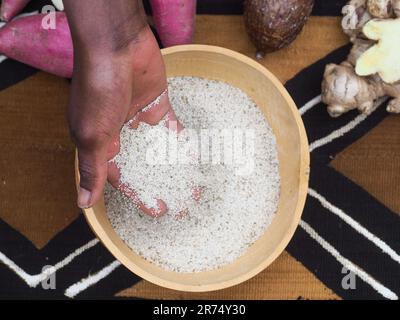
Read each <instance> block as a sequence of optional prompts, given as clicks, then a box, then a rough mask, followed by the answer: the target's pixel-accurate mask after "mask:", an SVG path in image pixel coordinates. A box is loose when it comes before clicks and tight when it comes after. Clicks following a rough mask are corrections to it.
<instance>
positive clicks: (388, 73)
mask: <svg viewBox="0 0 400 320" xmlns="http://www.w3.org/2000/svg"><path fill="white" fill-rule="evenodd" d="M347 6H350V9H349V7H347V9H346V10H344V11H343V12H344V13H346V12H347V14H348V17H347V18H348V20H347V22H349V23H347V24H346V23H344V22H345V18H346V17H345V18H344V19H343V23H342V26H343V30H344V32H345V33H346V34H347V35H348V36H349V37H350V40H351V42H352V43H353V47H352V49H351V51H350V53H349V55H348V57H347V60H346V61H344V62H342V63H341V64H340V65H336V64H329V65H327V66H326V68H325V73H324V79H323V82H322V101H323V102H324V103H325V104H327V106H328V113H329V114H330V115H331V116H332V117H338V116H340V115H342V114H343V113H345V112H348V111H350V110H353V109H358V110H359V111H360V112H363V113H367V114H368V113H370V112H371V110H373V107H374V102H375V100H377V99H379V98H381V97H384V96H389V97H392V98H393V99H392V100H391V101H390V102H389V104H388V106H387V111H388V112H392V113H400V81H399V80H400V59H399V58H398V57H399V56H400V18H397V19H396V16H397V17H400V0H351V1H349V2H348V4H347ZM377 17H380V18H381V19H375V18H377ZM356 71H357V72H356Z"/></svg>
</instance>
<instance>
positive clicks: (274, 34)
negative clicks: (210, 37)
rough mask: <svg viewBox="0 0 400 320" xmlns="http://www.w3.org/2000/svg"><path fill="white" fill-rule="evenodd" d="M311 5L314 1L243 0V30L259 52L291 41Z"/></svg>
mask: <svg viewBox="0 0 400 320" xmlns="http://www.w3.org/2000/svg"><path fill="white" fill-rule="evenodd" d="M313 5H314V0H245V1H244V20H245V25H246V30H247V33H248V34H249V36H250V39H251V41H252V42H253V43H254V45H255V46H256V48H257V50H258V51H259V54H262V55H263V54H265V53H268V52H272V51H276V50H279V49H281V48H283V47H286V46H287V45H289V44H290V43H292V42H293V41H294V40H295V39H296V37H297V36H298V35H299V33H300V32H301V30H302V29H303V26H304V24H305V23H306V22H307V20H308V17H309V16H310V14H311V11H312V8H313Z"/></svg>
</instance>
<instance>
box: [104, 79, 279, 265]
mask: <svg viewBox="0 0 400 320" xmlns="http://www.w3.org/2000/svg"><path fill="white" fill-rule="evenodd" d="M169 96H170V100H171V103H172V106H173V108H174V110H175V112H176V114H177V116H178V118H179V119H180V121H181V122H182V123H183V125H184V127H185V128H186V129H190V130H186V129H185V130H184V131H183V132H181V133H180V134H179V135H178V140H179V141H178V142H176V141H177V136H176V135H174V134H171V131H170V130H168V129H166V128H165V126H164V123H161V124H160V125H158V126H156V127H151V126H149V125H147V124H141V125H140V126H139V128H138V129H137V130H132V129H130V128H128V127H127V126H125V127H124V128H123V130H122V134H121V152H120V154H119V155H118V156H117V157H116V158H115V162H116V163H117V165H118V166H119V167H120V168H121V180H122V182H123V183H127V184H128V185H130V186H131V187H132V188H133V189H135V190H136V191H137V193H138V195H139V197H140V198H141V199H142V200H143V201H144V202H145V203H146V204H147V205H148V206H152V207H154V206H155V205H156V201H155V199H162V200H164V201H165V203H166V204H167V206H168V208H169V210H168V213H167V214H166V215H164V216H162V217H160V218H151V217H148V216H146V215H144V214H143V213H141V212H140V211H139V210H138V209H137V208H136V207H135V206H134V205H133V204H132V202H131V201H130V200H129V199H127V198H126V197H125V196H123V195H122V194H121V193H120V192H119V191H116V190H114V189H113V188H112V187H111V186H109V185H107V186H106V192H105V199H106V206H107V212H108V216H109V218H110V221H111V224H112V225H113V227H114V228H115V230H116V232H117V233H118V234H119V235H120V237H121V238H122V239H123V240H124V241H125V242H126V244H127V245H128V246H129V247H130V248H132V249H133V250H134V251H135V252H137V253H138V254H140V255H141V256H142V257H144V258H145V259H147V260H148V261H150V262H152V263H155V264H156V265H158V266H160V267H162V268H165V269H167V270H172V271H177V272H200V271H206V270H212V269H215V268H218V267H220V266H223V265H226V264H228V263H230V262H233V261H234V260H235V259H237V258H238V257H239V256H241V255H242V254H244V253H245V251H246V250H247V249H248V248H249V246H250V245H252V244H253V243H254V242H255V241H256V240H257V239H258V238H259V237H260V236H261V235H262V234H263V233H264V232H265V230H266V228H267V227H268V226H269V225H270V223H271V221H272V219H273V217H274V215H275V212H276V210H277V205H278V200H279V190H280V177H279V164H278V157H277V150H276V140H275V136H274V134H273V132H272V130H271V128H270V127H269V125H268V123H267V122H266V120H265V118H264V115H263V114H262V112H261V111H260V110H259V109H258V108H257V106H256V105H255V104H254V102H253V101H252V100H251V99H250V98H249V97H248V96H247V95H246V94H245V93H243V92H242V91H241V90H239V89H237V88H234V87H232V86H230V85H228V84H226V83H223V82H218V81H213V80H208V79H201V78H195V77H176V78H170V79H169ZM196 133H197V134H196ZM166 141H167V142H166ZM176 150H178V152H176ZM176 154H179V156H178V157H177V156H176ZM184 160H185V161H184ZM199 187H201V190H202V194H201V197H200V200H198V201H195V200H194V197H193V189H195V188H197V189H198V188H199Z"/></svg>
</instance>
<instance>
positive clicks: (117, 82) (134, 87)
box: [68, 26, 181, 216]
mask: <svg viewBox="0 0 400 320" xmlns="http://www.w3.org/2000/svg"><path fill="white" fill-rule="evenodd" d="M75 52H76V54H78V56H76V58H75V69H74V77H73V80H72V87H71V96H70V102H69V108H68V120H69V125H70V130H71V134H72V137H73V140H74V141H75V143H76V145H77V148H78V159H79V173H80V187H79V191H78V205H79V207H81V208H87V207H90V206H92V205H93V204H94V203H95V202H96V201H98V200H99V199H100V197H101V195H102V193H103V187H104V184H105V182H106V180H107V179H108V181H109V182H110V183H111V184H112V185H113V186H114V187H115V188H118V189H119V190H120V191H121V192H123V193H124V194H125V195H127V196H128V197H130V198H131V199H132V201H134V203H135V204H136V205H137V206H138V207H139V208H140V209H141V210H142V211H144V212H145V213H146V214H149V215H151V216H159V215H162V214H163V213H165V211H166V210H167V208H166V205H165V203H164V202H163V201H162V200H159V199H158V208H147V207H145V205H144V204H143V203H142V202H141V201H140V199H139V198H138V197H137V195H136V193H135V191H134V190H132V189H131V188H130V187H129V186H126V185H121V183H120V176H119V169H118V168H117V167H116V166H115V164H114V163H112V162H109V160H110V159H112V158H114V157H115V156H116V155H117V154H118V152H119V135H120V130H121V128H122V126H123V125H124V124H125V123H126V122H128V121H129V120H131V119H134V121H132V124H131V126H132V127H133V129H134V128H135V127H137V125H138V124H139V122H142V121H143V122H146V123H148V124H151V125H156V124H158V123H159V121H160V120H161V119H162V118H164V116H166V115H167V114H168V118H169V119H170V120H172V121H174V120H176V117H175V114H174V112H173V110H172V108H171V105H170V103H169V99H168V95H163V96H162V97H161V99H160V102H159V104H158V105H157V106H155V107H153V108H150V109H149V110H148V111H146V112H141V110H142V109H143V108H144V107H145V106H147V105H148V104H149V103H150V102H152V101H154V99H156V98H157V97H158V96H159V95H160V94H161V93H162V92H164V91H165V90H166V88H167V82H166V74H165V67H164V63H163V60H162V57H161V53H160V50H159V47H158V44H157V42H156V40H155V39H154V36H153V34H152V32H151V30H150V28H149V27H148V26H145V27H144V28H143V29H142V30H141V31H140V33H139V34H138V35H137V37H136V38H135V39H134V41H131V42H130V43H129V44H128V45H127V46H126V47H124V48H122V49H119V50H99V51H97V50H93V51H90V50H85V49H82V50H79V49H78V50H76V51H75ZM180 129H181V125H180V124H179V125H178V130H180Z"/></svg>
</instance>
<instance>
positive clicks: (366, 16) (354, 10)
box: [342, 0, 372, 42]
mask: <svg viewBox="0 0 400 320" xmlns="http://www.w3.org/2000/svg"><path fill="white" fill-rule="evenodd" d="M342 13H343V15H344V17H343V19H342V28H343V32H344V33H345V34H346V35H348V36H349V38H350V41H351V42H354V41H356V39H358V38H364V35H363V34H362V28H363V27H364V25H365V24H366V23H367V22H368V21H369V20H371V19H372V16H371V14H370V13H369V11H368V8H367V0H350V1H349V2H348V3H347V5H346V6H345V7H343V10H342Z"/></svg>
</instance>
